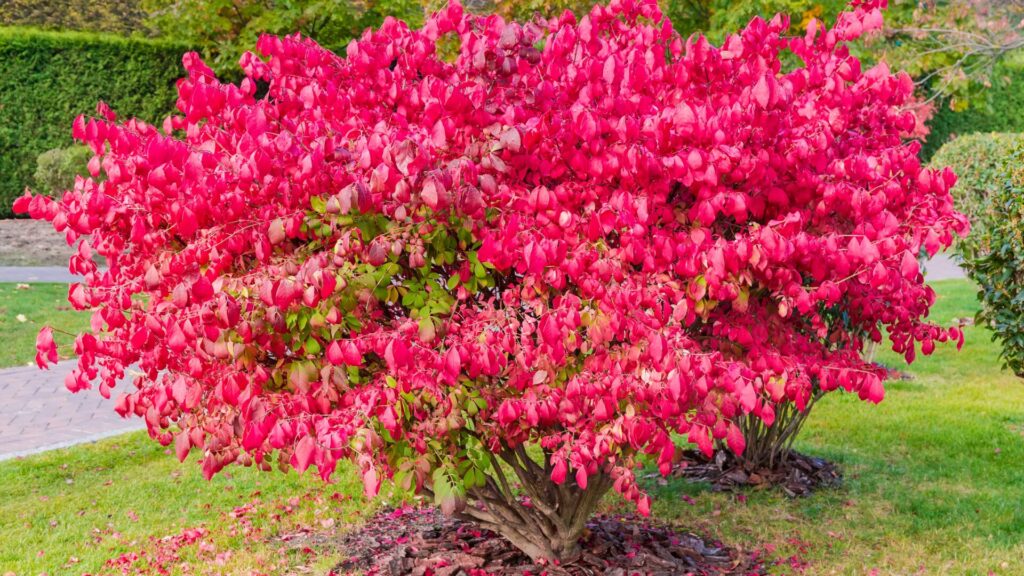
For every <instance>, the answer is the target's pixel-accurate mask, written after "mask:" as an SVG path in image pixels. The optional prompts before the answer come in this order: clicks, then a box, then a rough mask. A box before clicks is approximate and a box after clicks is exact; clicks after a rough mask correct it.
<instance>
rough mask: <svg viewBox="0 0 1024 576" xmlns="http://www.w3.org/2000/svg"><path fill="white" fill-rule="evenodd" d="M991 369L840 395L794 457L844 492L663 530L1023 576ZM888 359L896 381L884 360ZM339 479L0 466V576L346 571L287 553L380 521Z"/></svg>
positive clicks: (945, 370) (189, 466) (1003, 423)
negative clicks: (827, 468) (195, 537)
mask: <svg viewBox="0 0 1024 576" xmlns="http://www.w3.org/2000/svg"><path fill="white" fill-rule="evenodd" d="M935 285H936V288H937V290H938V291H939V293H940V299H939V302H938V304H937V305H936V307H935V309H934V312H933V317H934V319H935V320H937V321H940V322H943V323H947V322H950V321H951V320H952V319H953V318H959V317H973V315H974V311H975V308H976V306H977V305H976V303H975V300H974V288H973V287H972V286H971V285H970V284H969V283H967V282H965V281H945V282H938V283H936V284H935ZM0 294H3V292H0ZM2 305H3V304H0V306H2ZM20 345H21V344H19V346H20ZM29 345H31V344H29ZM997 354H998V348H997V346H996V344H994V343H992V342H990V341H989V338H988V333H987V332H986V331H985V330H984V329H982V328H977V327H972V328H968V329H967V344H966V345H965V346H964V349H963V351H961V352H959V353H957V352H956V350H955V348H954V347H952V346H949V347H947V348H941V349H940V350H939V351H938V352H936V354H935V355H934V356H932V357H930V358H924V359H921V360H919V362H918V363H916V364H914V366H913V368H912V369H910V370H909V372H910V373H911V374H912V375H913V376H914V378H913V379H912V380H909V381H899V382H892V383H890V384H889V385H888V393H887V396H886V399H885V401H884V402H883V403H882V404H880V405H878V406H875V405H871V404H867V403H864V402H861V401H860V400H858V399H857V398H856V397H854V396H849V395H847V396H844V395H840V394H834V395H832V396H831V397H829V398H826V399H825V400H823V401H822V402H820V403H819V405H818V407H817V408H816V409H815V413H814V415H813V416H812V418H811V421H810V423H809V425H808V427H807V429H806V431H805V434H804V436H803V438H802V441H801V442H800V445H799V447H798V448H799V449H801V450H803V451H805V452H809V453H813V454H815V455H820V456H825V457H827V458H830V459H833V460H835V461H837V462H839V463H840V464H841V465H842V466H843V468H844V470H845V471H846V483H845V486H843V487H842V488H839V489H835V490H827V491H824V492H820V493H818V494H815V495H813V496H811V497H809V498H805V499H801V500H795V501H792V500H787V499H785V498H783V497H781V496H779V495H778V493H776V492H772V491H752V492H748V493H747V494H746V498H738V497H737V496H735V495H728V494H712V493H709V492H707V491H706V490H705V489H704V487H703V486H700V485H692V484H687V483H685V482H683V481H676V480H673V481H672V482H670V483H669V484H668V485H667V486H656V485H652V486H651V488H652V490H653V491H654V492H655V495H656V497H657V498H656V504H655V511H654V514H655V516H657V517H660V518H662V519H666V520H670V521H672V522H673V523H675V524H677V525H678V526H679V527H680V528H684V529H686V530H691V531H696V532H700V533H704V534H706V535H709V536H712V537H715V538H719V539H721V540H723V541H724V542H726V543H729V544H731V545H735V546H740V547H743V548H745V549H767V550H774V557H775V558H776V559H779V560H783V562H781V563H780V564H779V565H778V566H776V567H775V568H774V569H773V573H776V574H798V573H803V574H879V575H894V574H928V575H932V574H950V575H961V574H980V575H987V574H989V573H993V574H998V575H1001V576H1003V575H1007V576H1009V575H1019V574H1024V384H1022V383H1021V382H1020V381H1019V380H1018V379H1016V378H1014V377H1013V376H1012V375H1010V374H1008V373H1006V372H1003V371H1001V370H1000V368H999V362H998V359H997ZM881 360H882V361H884V362H885V363H887V364H888V365H890V366H897V365H899V360H898V359H897V358H896V357H895V356H894V355H892V354H882V356H881ZM338 478H339V481H340V482H339V484H336V485H333V486H327V487H323V486H322V485H321V484H320V483H319V481H318V480H315V479H314V478H313V477H310V476H308V475H307V476H306V477H303V478H299V477H297V476H296V475H295V474H294V473H292V474H289V475H283V474H280V473H274V474H266V473H257V472H255V471H253V470H250V469H244V468H236V469H232V470H231V472H230V474H224V475H221V476H219V477H217V478H215V479H214V480H213V481H212V482H206V481H204V480H203V479H202V477H201V475H200V474H199V470H198V467H197V466H196V465H195V464H194V462H192V461H190V462H188V463H186V464H184V465H180V464H178V463H177V461H176V460H175V459H174V458H173V456H170V455H168V454H166V453H165V450H164V449H163V448H162V447H160V446H158V445H157V444H155V443H153V442H151V441H149V440H148V439H147V438H146V437H145V435H143V434H136V435H131V436H127V437H122V438H120V439H115V440H112V441H106V442H102V443H100V444H97V445H93V446H85V447H78V448H73V449H70V450H65V451H60V452H52V453H48V454H45V455H41V456H36V457H32V458H27V459H24V460H20V461H14V462H6V463H0V574H3V573H4V571H5V570H11V571H13V572H15V573H16V574H18V576H23V575H29V574H31V575H35V574H39V573H41V572H43V571H46V572H48V573H49V574H50V575H56V574H82V573H93V574H95V573H97V572H103V570H102V568H103V562H104V561H105V560H107V559H110V558H115V557H117V556H118V555H119V554H122V553H125V552H131V551H139V550H143V551H146V550H149V551H152V550H153V549H154V547H159V546H158V544H157V543H156V541H155V540H151V539H155V538H160V537H164V536H168V535H173V534H178V533H179V532H180V531H181V530H182V529H183V528H187V527H197V526H205V527H206V528H209V529H211V534H209V535H208V536H207V537H205V541H206V542H207V545H206V546H205V547H199V546H189V547H185V548H183V549H182V550H183V552H182V554H183V555H184V558H186V559H187V560H194V561H193V562H192V565H193V567H194V568H195V572H194V573H196V574H205V573H215V574H219V573H222V574H250V573H267V574H276V573H288V572H289V571H290V570H295V567H297V566H305V567H308V568H309V569H310V570H311V572H310V573H314V574H322V573H324V572H325V571H326V570H327V569H328V568H330V567H331V566H332V565H333V564H334V563H335V562H336V561H337V560H338V558H337V557H336V554H333V555H332V552H333V551H332V550H331V549H330V547H329V546H328V547H325V545H324V539H321V540H319V541H317V542H313V543H312V544H310V546H309V548H310V550H309V551H307V552H303V551H302V549H301V547H298V548H296V547H294V546H290V545H289V544H288V542H285V541H282V540H281V539H280V538H279V537H280V535H281V534H289V533H292V532H296V531H298V532H301V531H302V530H303V529H304V528H306V529H312V530H318V531H321V532H322V531H323V528H324V527H325V526H331V530H332V531H335V532H338V531H341V530H343V529H344V528H345V526H347V525H351V523H353V522H358V521H359V520H360V518H362V517H364V516H365V515H367V514H369V512H370V511H371V510H372V509H373V506H375V505H377V503H374V504H372V505H371V504H367V503H366V501H365V500H363V498H362V496H361V487H360V486H361V485H360V484H359V482H358V481H357V480H356V478H355V477H354V475H353V474H352V473H351V471H347V472H343V473H341V474H339V476H338ZM257 491H258V492H259V494H258V495H254V493H255V492H257ZM334 492H339V493H342V494H343V495H345V497H341V498H337V499H331V498H329V496H330V495H331V494H332V493H334ZM316 495H320V496H322V498H321V500H320V501H319V502H318V501H316V500H315V499H314V497H315V496H316ZM683 495H688V496H690V498H689V499H684V498H683ZM348 496H350V497H348ZM296 497H298V501H294V500H293V503H296V504H297V505H296V506H291V505H290V504H288V502H289V499H293V498H296ZM254 499H258V500H259V504H258V505H257V506H256V509H257V510H259V511H260V512H253V513H250V514H248V515H247V516H246V517H250V516H251V517H252V518H253V523H254V525H255V526H256V527H258V528H261V530H260V531H258V532H253V533H252V535H251V536H245V535H243V534H241V532H240V530H239V528H238V527H239V521H238V520H236V519H234V518H232V516H231V515H230V514H229V513H230V512H231V510H232V509H234V508H235V507H237V506H240V505H243V504H245V503H247V502H251V501H253V500H254ZM610 505H611V506H615V505H616V504H615V502H611V503H610ZM290 506H291V508H293V509H294V510H292V511H289V507H290ZM274 514H278V515H281V516H282V517H283V519H282V520H276V519H274ZM232 532H234V533H232ZM201 548H202V549H201ZM226 552H230V554H227V555H226V556H225V553H226ZM218 555H219V556H218ZM791 556H795V558H793V559H792V562H790V561H788V559H789V558H790V557H791ZM72 557H73V558H75V559H77V562H76V563H68V562H69V559H71V558H72ZM218 559H219V560H218ZM218 561H219V562H220V563H221V564H218V563H217V562H218ZM792 566H804V567H803V568H801V569H798V568H793V567H792ZM108 570H109V571H113V568H109V569H108ZM800 570H802V572H801V571H800ZM873 570H877V571H876V572H873ZM118 573H119V572H118Z"/></svg>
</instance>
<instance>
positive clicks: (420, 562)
mask: <svg viewBox="0 0 1024 576" xmlns="http://www.w3.org/2000/svg"><path fill="white" fill-rule="evenodd" d="M581 547H582V550H581V553H580V555H579V556H578V557H577V558H575V559H573V560H571V561H568V562H565V563H563V564H561V565H557V566H552V565H543V564H538V563H535V562H533V561H531V560H530V558H529V557H527V556H526V555H524V554H523V553H522V552H520V551H519V550H517V549H516V548H515V547H513V546H512V544H510V543H509V542H508V541H507V540H505V539H504V538H502V537H500V536H498V535H496V534H494V533H493V532H489V531H487V530H482V529H480V528H477V527H476V526H474V525H472V524H467V523H464V522H461V521H459V520H454V519H452V518H449V517H447V516H444V515H443V514H441V512H440V511H439V510H437V509H435V508H398V509H394V510H388V511H384V512H381V513H380V514H378V515H377V516H376V517H375V518H372V519H371V520H369V521H368V522H367V523H366V525H365V526H364V527H362V528H360V529H359V530H357V531H355V532H352V533H350V534H348V535H347V536H346V537H345V538H344V540H343V543H342V546H341V552H342V553H343V554H344V555H345V556H346V557H347V559H346V560H344V561H343V562H341V563H339V564H338V565H337V566H335V568H334V573H336V574H350V573H363V572H365V573H366V574H368V575H371V574H372V575H376V576H404V575H412V576H454V575H457V574H470V575H472V576H483V575H485V574H487V575H493V576H512V575H515V576H519V575H522V574H548V575H549V576H562V575H565V576H577V575H580V576H582V575H590V574H603V575H606V576H624V575H626V574H645V575H649V576H669V575H678V574H693V575H695V576H696V575H718V574H744V575H756V574H765V573H766V572H765V571H764V568H763V567H762V562H761V561H760V559H759V558H758V556H757V555H756V554H747V553H743V552H741V551H738V550H735V549H731V548H728V547H725V546H724V545H722V544H721V543H720V542H712V541H709V540H705V539H704V538H702V537H700V536H698V535H696V534H690V533H682V532H675V531H673V530H672V529H671V528H668V527H666V526H662V525H658V524H652V523H650V522H649V521H647V520H644V519H642V518H637V517H633V516H604V515H602V516H597V517H595V518H594V519H593V520H591V521H590V523H588V525H587V532H586V534H585V536H584V539H583V541H582V542H581Z"/></svg>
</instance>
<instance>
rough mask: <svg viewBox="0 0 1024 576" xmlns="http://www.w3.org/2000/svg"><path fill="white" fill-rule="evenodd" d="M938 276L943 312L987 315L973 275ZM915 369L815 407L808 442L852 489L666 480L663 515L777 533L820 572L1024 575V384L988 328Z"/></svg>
mask: <svg viewBox="0 0 1024 576" xmlns="http://www.w3.org/2000/svg"><path fill="white" fill-rule="evenodd" d="M935 287H936V289H937V291H938V293H939V300H938V303H937V304H936V306H935V308H934V309H933V313H932V318H933V319H934V320H936V321H938V322H941V323H948V322H951V321H952V320H953V319H954V318H960V317H973V316H974V312H975V310H976V308H977V303H976V301H975V289H974V287H973V285H971V284H969V283H968V282H966V281H959V280H953V281H943V282H936V283H935ZM880 360H881V361H883V362H884V363H885V364H886V365H888V366H892V367H895V366H899V365H900V364H901V362H902V361H901V360H900V359H899V357H897V356H896V355H895V354H893V353H891V352H888V353H885V354H882V355H881V357H880ZM908 371H909V372H910V373H911V374H912V375H913V376H914V378H913V379H912V380H910V381H899V382H890V383H889V384H888V385H887V389H888V392H887V394H886V398H885V401H884V402H882V403H881V404H879V405H877V406H875V405H871V404H868V403H865V402H862V401H860V400H859V399H858V398H857V397H856V396H853V395H839V394H833V395H832V396H830V397H828V398H826V399H825V400H823V401H822V402H819V404H818V407H816V408H815V412H814V414H813V416H812V417H811V420H810V423H809V424H808V426H807V428H806V429H805V433H804V435H803V438H802V441H801V442H800V443H799V446H798V449H800V450H803V451H806V452H809V453H813V454H815V455H820V456H824V457H827V458H830V459H832V460H834V461H837V462H839V463H841V464H842V466H843V468H844V469H845V471H846V485H845V487H843V488H841V489H838V490H830V491H826V492H823V493H819V494H817V495H815V496H813V497H810V498H806V499H802V500H797V501H790V500H786V499H784V498H782V497H780V496H778V495H777V494H776V493H757V492H754V493H748V498H747V500H746V502H745V503H743V502H741V501H740V499H737V498H736V497H734V496H729V495H723V494H709V493H707V492H704V491H702V490H701V487H699V486H694V485H687V484H685V483H683V482H674V483H672V484H671V485H670V486H668V487H666V488H663V489H661V490H659V491H658V495H659V496H660V498H658V500H657V504H656V510H655V514H656V515H659V516H661V517H662V518H673V519H675V520H677V521H678V522H679V523H680V524H682V525H686V526H690V527H693V528H697V529H699V530H702V531H705V532H706V533H709V534H712V535H714V536H717V537H719V538H721V539H723V540H724V541H726V542H731V543H736V544H743V545H746V546H759V545H763V544H773V545H775V546H777V548H778V554H779V556H780V557H788V556H789V555H791V554H798V555H799V556H800V557H801V558H802V559H804V560H807V561H809V562H810V567H809V568H807V570H806V572H805V573H806V574H871V573H872V570H874V569H877V574H879V575H893V574H927V575H933V574H951V575H953V574H955V575H961V574H981V575H987V574H990V573H991V574H998V575H1001V576H1002V575H1019V574H1024V383H1022V381H1021V380H1019V379H1017V378H1015V377H1014V376H1013V375H1012V374H1010V373H1007V372H1005V371H1002V370H1000V364H999V361H998V346H997V344H996V343H993V342H991V341H990V339H989V334H988V331H987V330H984V329H982V328H979V327H971V328H968V329H967V342H966V344H965V345H964V347H963V350H962V351H960V352H959V353H958V352H957V351H956V348H955V347H954V346H948V347H945V348H940V349H939V350H938V351H937V352H936V353H935V354H934V355H933V356H931V357H927V358H921V359H919V360H918V361H917V362H915V363H914V365H913V367H912V368H910V369H909V370H908ZM681 494H689V495H690V496H692V497H693V498H694V499H695V502H696V503H695V505H693V506H689V505H686V504H685V503H681V502H680V498H679V496H680V495H681ZM800 547H803V548H804V551H800V550H799V548H800ZM777 572H778V573H779V574H792V573H797V572H796V571H795V570H791V569H788V568H783V567H779V568H778V569H777Z"/></svg>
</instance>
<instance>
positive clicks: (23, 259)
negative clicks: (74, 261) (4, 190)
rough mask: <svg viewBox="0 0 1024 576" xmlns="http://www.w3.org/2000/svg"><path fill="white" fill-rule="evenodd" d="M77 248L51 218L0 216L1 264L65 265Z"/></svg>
mask: <svg viewBox="0 0 1024 576" xmlns="http://www.w3.org/2000/svg"><path fill="white" fill-rule="evenodd" d="M73 252H74V250H73V249H72V248H70V247H68V243H67V241H65V239H64V235H63V234H60V233H58V232H56V231H55V230H54V229H53V226H52V225H51V224H50V223H49V222H41V221H38V220H28V219H0V266H63V267H67V265H68V258H69V257H70V256H71V254H72V253H73Z"/></svg>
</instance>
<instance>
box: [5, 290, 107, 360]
mask: <svg viewBox="0 0 1024 576" xmlns="http://www.w3.org/2000/svg"><path fill="white" fill-rule="evenodd" d="M19 286H23V287H27V288H19ZM45 324H49V325H50V326H52V327H53V328H54V340H55V341H56V342H57V346H58V352H59V353H60V357H61V358H62V359H63V358H70V357H71V356H72V354H73V349H72V343H73V342H74V338H73V337H72V336H70V335H69V334H68V333H70V334H75V333H78V332H80V331H82V330H86V329H88V327H89V313H87V312H79V311H77V310H74V309H73V308H71V305H70V304H68V286H67V284H46V283H43V284H11V283H0V334H3V338H4V345H3V346H0V368H8V367H11V366H24V365H25V364H30V363H32V362H33V358H35V354H36V351H35V347H36V334H38V333H39V329H40V328H42V327H43V326H44V325H45Z"/></svg>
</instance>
